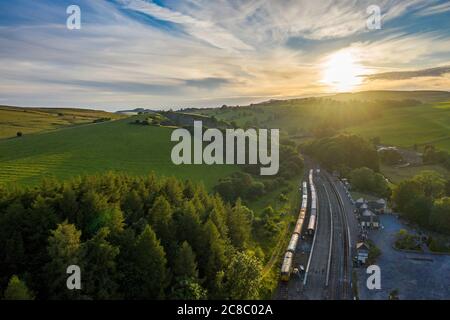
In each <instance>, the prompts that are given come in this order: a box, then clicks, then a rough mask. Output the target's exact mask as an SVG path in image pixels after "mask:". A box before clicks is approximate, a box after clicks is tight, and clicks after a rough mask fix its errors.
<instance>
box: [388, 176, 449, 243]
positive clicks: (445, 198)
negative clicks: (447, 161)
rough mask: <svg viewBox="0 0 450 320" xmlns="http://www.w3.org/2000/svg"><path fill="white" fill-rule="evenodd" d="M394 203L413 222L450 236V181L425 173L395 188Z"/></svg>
mask: <svg viewBox="0 0 450 320" xmlns="http://www.w3.org/2000/svg"><path fill="white" fill-rule="evenodd" d="M392 200H393V202H394V204H395V206H396V209H397V210H398V211H399V212H401V213H402V214H403V216H404V217H406V218H407V219H409V220H410V221H412V222H414V223H416V224H418V225H420V226H422V227H425V228H429V229H432V230H435V231H438V232H441V233H444V234H447V235H450V180H446V179H444V177H442V176H441V175H440V174H438V173H436V172H434V171H423V172H422V173H420V174H418V175H416V176H415V177H414V178H412V179H407V180H404V181H402V182H401V183H400V184H399V185H398V186H397V187H396V188H394V190H393V194H392Z"/></svg>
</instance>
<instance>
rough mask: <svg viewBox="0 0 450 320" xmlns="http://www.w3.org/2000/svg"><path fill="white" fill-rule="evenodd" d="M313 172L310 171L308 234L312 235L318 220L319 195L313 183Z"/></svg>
mask: <svg viewBox="0 0 450 320" xmlns="http://www.w3.org/2000/svg"><path fill="white" fill-rule="evenodd" d="M313 173H314V171H313V170H310V171H309V184H310V188H311V212H310V216H309V222H308V233H309V234H310V235H313V234H314V232H315V230H316V222H317V221H316V220H317V193H316V188H315V186H314V181H313Z"/></svg>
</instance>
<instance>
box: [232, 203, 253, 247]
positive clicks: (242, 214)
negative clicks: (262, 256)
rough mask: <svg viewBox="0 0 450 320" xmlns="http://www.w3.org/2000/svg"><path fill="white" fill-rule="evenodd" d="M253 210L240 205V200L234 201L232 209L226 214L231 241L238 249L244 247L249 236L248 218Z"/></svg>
mask: <svg viewBox="0 0 450 320" xmlns="http://www.w3.org/2000/svg"><path fill="white" fill-rule="evenodd" d="M252 216H253V212H252V211H251V210H250V209H249V208H247V207H245V206H243V205H242V203H241V200H240V199H238V200H237V201H236V204H235V206H234V207H233V210H232V211H231V212H230V214H229V215H228V225H229V228H230V238H231V243H232V244H233V245H234V246H235V247H236V248H238V249H244V248H245V247H246V245H247V242H248V241H249V239H250V236H251V222H250V218H251V217H252Z"/></svg>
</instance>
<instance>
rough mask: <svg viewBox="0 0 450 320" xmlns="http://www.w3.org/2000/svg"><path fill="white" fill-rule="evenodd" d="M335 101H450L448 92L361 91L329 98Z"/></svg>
mask: <svg viewBox="0 0 450 320" xmlns="http://www.w3.org/2000/svg"><path fill="white" fill-rule="evenodd" d="M331 97H332V98H333V99H337V100H419V101H421V102H424V103H426V102H442V101H448V100H450V92H448V91H427V90H423V91H388V90H383V91H361V92H355V93H339V94H336V95H333V96H331Z"/></svg>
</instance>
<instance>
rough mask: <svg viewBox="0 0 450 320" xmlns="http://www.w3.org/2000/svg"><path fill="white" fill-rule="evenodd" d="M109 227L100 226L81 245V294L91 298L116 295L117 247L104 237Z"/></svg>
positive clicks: (108, 297)
mask: <svg viewBox="0 0 450 320" xmlns="http://www.w3.org/2000/svg"><path fill="white" fill-rule="evenodd" d="M108 234H109V229H107V228H102V229H100V230H99V232H98V233H97V234H96V235H95V236H94V237H93V238H92V239H90V240H88V241H87V242H85V243H84V244H83V245H82V256H83V263H82V270H83V272H82V275H83V277H82V279H83V284H84V289H83V294H85V295H87V296H89V297H91V298H93V299H113V298H116V297H117V288H118V285H117V283H116V280H117V269H116V261H115V259H116V257H117V255H118V254H119V248H117V247H115V246H113V245H111V244H110V243H109V242H108V241H107V240H106V237H107V236H108Z"/></svg>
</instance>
